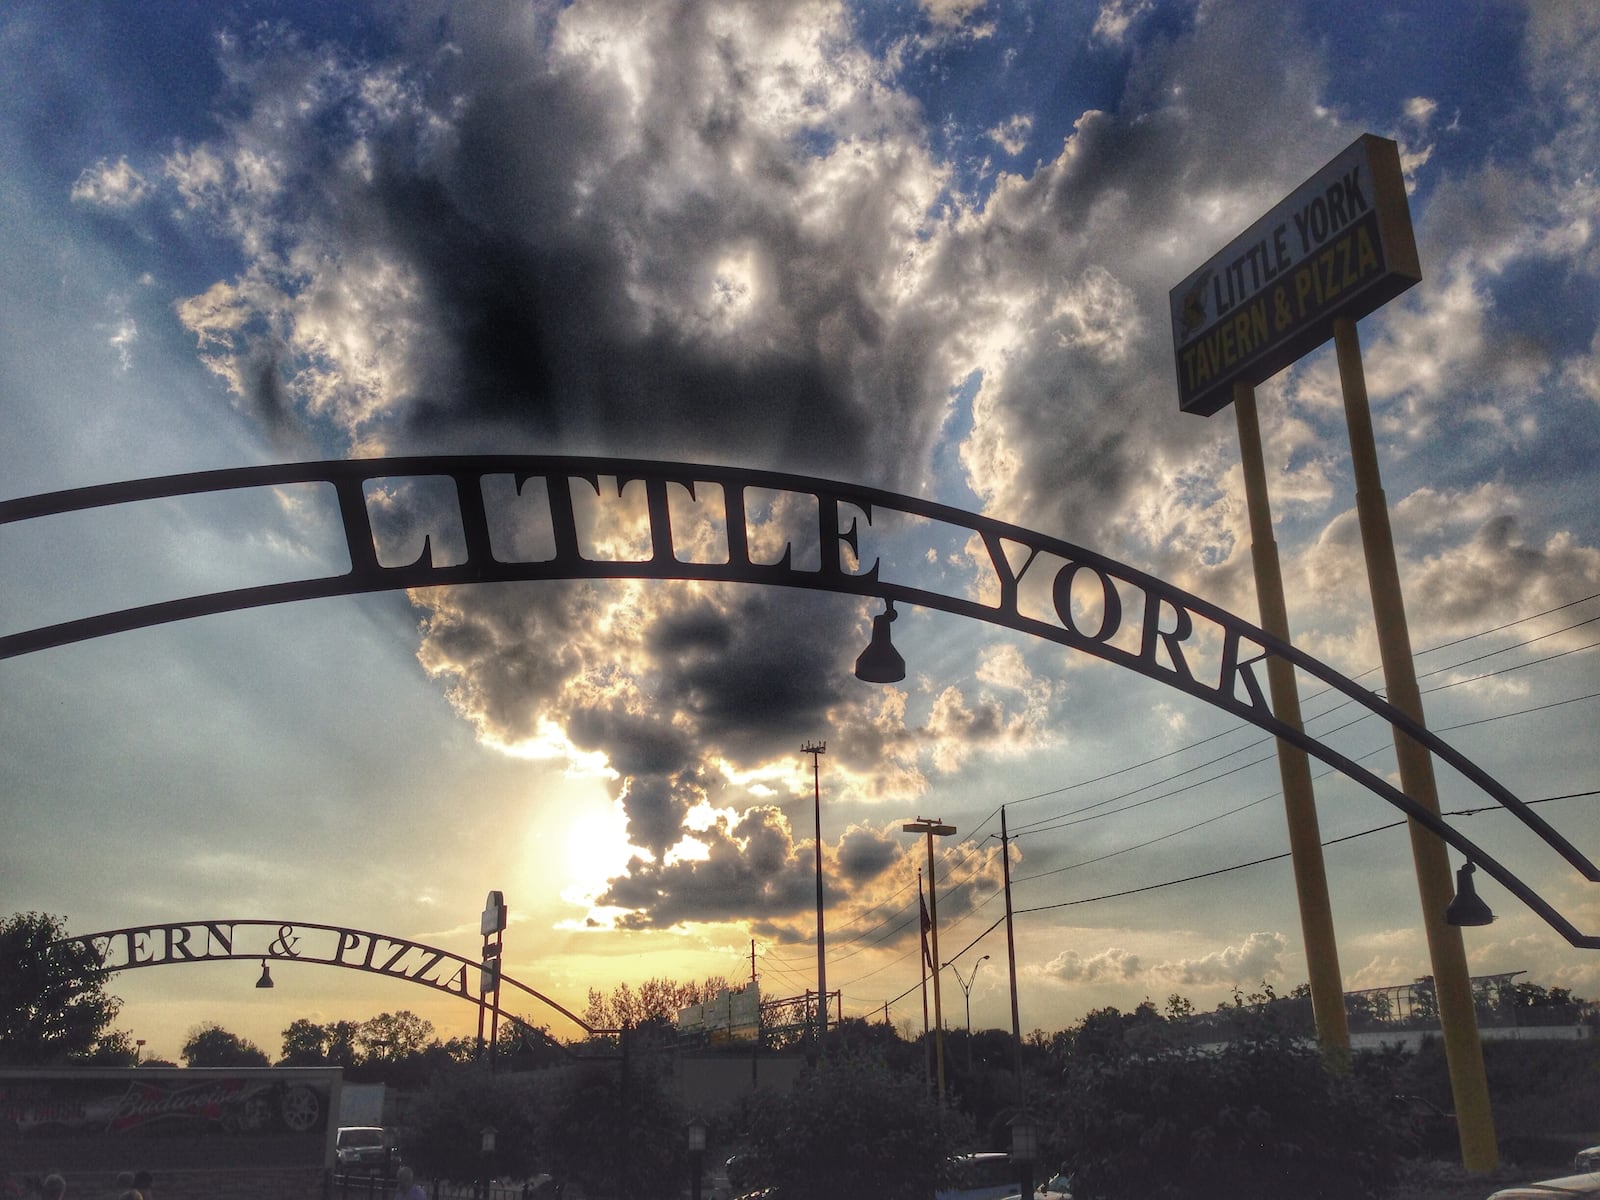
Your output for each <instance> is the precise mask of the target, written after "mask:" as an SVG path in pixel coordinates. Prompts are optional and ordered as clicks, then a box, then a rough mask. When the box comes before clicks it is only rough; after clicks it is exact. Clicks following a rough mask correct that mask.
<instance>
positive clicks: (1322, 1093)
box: [1050, 1020, 1401, 1200]
mask: <svg viewBox="0 0 1600 1200" xmlns="http://www.w3.org/2000/svg"><path fill="white" fill-rule="evenodd" d="M1066 1084H1067V1086H1066V1088H1065V1089H1063V1090H1062V1091H1061V1092H1059V1093H1058V1094H1057V1096H1056V1098H1055V1104H1056V1108H1057V1111H1056V1114H1055V1116H1054V1118H1053V1121H1052V1137H1051V1138H1050V1141H1051V1143H1052V1145H1053V1149H1054V1150H1056V1151H1058V1152H1059V1153H1060V1154H1061V1155H1062V1156H1063V1157H1064V1158H1065V1159H1066V1161H1067V1163H1068V1164H1069V1166H1070V1169H1071V1170H1072V1171H1073V1173H1074V1186H1073V1191H1074V1193H1077V1192H1079V1190H1080V1189H1081V1190H1082V1192H1083V1193H1084V1194H1087V1195H1091V1196H1096V1197H1101V1198H1103V1200H1123V1198H1125V1197H1126V1198H1133V1197H1138V1198H1139V1200H1150V1198H1157V1197H1172V1198H1173V1200H1177V1198H1179V1197H1182V1198H1184V1200H1190V1198H1193V1200H1223V1198H1227V1200H1233V1198H1234V1197H1238V1196H1303V1197H1308V1198H1317V1197H1325V1198H1327V1200H1335V1198H1338V1200H1343V1198H1344V1197H1348V1196H1357V1195H1371V1194H1378V1193H1381V1192H1382V1191H1383V1189H1384V1188H1385V1187H1387V1186H1388V1184H1389V1182H1390V1181H1391V1180H1392V1178H1393V1177H1394V1174H1395V1171H1396V1170H1397V1167H1398V1157H1399V1152H1400V1149H1401V1143H1400V1136H1399V1131H1398V1128H1397V1127H1396V1125H1395V1123H1394V1121H1393V1119H1392V1110H1391V1108H1390V1105H1389V1102H1388V1096H1387V1095H1385V1094H1384V1093H1382V1092H1380V1091H1378V1090H1376V1089H1374V1088H1371V1087H1369V1086H1367V1085H1366V1084H1365V1083H1364V1082H1362V1081H1361V1080H1360V1079H1358V1078H1356V1077H1354V1076H1336V1075H1333V1074H1331V1073H1329V1072H1328V1071H1327V1070H1326V1069H1325V1067H1324V1065H1323V1062H1322V1057H1321V1055H1320V1053H1319V1052H1318V1051H1317V1049H1316V1047H1315V1046H1314V1045H1310V1044H1308V1043H1306V1042H1305V1041H1303V1040H1301V1039H1297V1038H1294V1037H1291V1036H1288V1035H1286V1034H1283V1033H1280V1032H1278V1031H1277V1030H1275V1029H1274V1028H1273V1027H1272V1026H1271V1025H1270V1024H1269V1023H1267V1022H1266V1021H1265V1020H1263V1021H1262V1022H1261V1023H1260V1024H1259V1025H1258V1026H1257V1027H1256V1028H1255V1030H1254V1031H1253V1033H1252V1036H1247V1037H1245V1038H1243V1039H1241V1040H1238V1041H1233V1042H1229V1043H1227V1044H1226V1045H1223V1046H1222V1047H1220V1048H1216V1049H1213V1050H1210V1051H1202V1050H1195V1049H1187V1050H1176V1049H1166V1050H1162V1051H1160V1052H1157V1053H1150V1054H1137V1053H1135V1054H1124V1055H1121V1056H1114V1057H1105V1056H1101V1057H1094V1058H1089V1059H1082V1060H1079V1061H1077V1062H1076V1063H1075V1064H1074V1066H1073V1069H1072V1071H1071V1073H1070V1078H1069V1079H1068V1080H1067V1081H1066Z"/></svg>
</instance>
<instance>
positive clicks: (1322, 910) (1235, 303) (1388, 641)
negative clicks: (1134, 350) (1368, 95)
mask: <svg viewBox="0 0 1600 1200" xmlns="http://www.w3.org/2000/svg"><path fill="white" fill-rule="evenodd" d="M1421 278H1422V268H1421V265H1420V263H1419V261H1418V258H1417V247H1416V240H1415V238H1414V236H1413V234H1412V229H1411V213H1410V209H1409V206H1408V204H1407V202H1406V191H1405V180H1404V177H1403V175H1402V172H1401V168H1400V151H1399V147H1398V146H1397V145H1396V144H1395V143H1394V142H1392V141H1389V140H1387V139H1384V138H1378V137H1374V136H1372V135H1370V134H1367V135H1364V136H1362V137H1360V138H1358V139H1356V141H1355V142H1354V143H1352V144H1351V145H1350V146H1349V147H1348V148H1347V149H1346V150H1345V151H1344V152H1343V153H1341V154H1340V155H1339V156H1338V157H1336V158H1334V159H1333V160H1332V161H1331V162H1329V163H1327V164H1326V165H1325V166H1323V167H1322V169H1321V170H1319V171H1318V172H1317V173H1316V174H1314V175H1312V176H1311V178H1310V179H1308V180H1306V181H1305V183H1303V184H1301V185H1300V186H1299V187H1298V188H1297V189H1295V191H1294V192H1292V193H1290V195H1289V196H1288V197H1287V198H1286V199H1284V200H1283V201H1282V202H1280V203H1279V204H1278V205H1277V206H1275V207H1274V208H1273V209H1272V210H1271V211H1269V212H1268V213H1267V214H1266V215H1265V216H1263V217H1261V218H1260V219H1259V220H1258V221H1256V222H1255V224H1253V225H1252V226H1250V228H1249V229H1248V230H1246V231H1245V232H1244V233H1243V234H1241V235H1240V236H1239V237H1238V238H1236V239H1234V241H1232V242H1231V243H1229V245H1228V246H1227V247H1225V248H1224V249H1223V250H1222V251H1221V252H1220V253H1219V254H1217V255H1215V256H1214V257H1212V258H1211V259H1210V260H1208V261H1207V262H1206V263H1205V264H1203V265H1202V266H1200V267H1199V268H1198V269H1197V270H1195V271H1194V273H1192V274H1191V275H1190V276H1189V277H1188V278H1187V279H1185V280H1184V281H1183V282H1182V283H1180V284H1179V285H1178V286H1177V287H1175V288H1173V289H1172V294H1171V307H1172V333H1173V349H1174V354H1175V357H1176V364H1177V371H1178V407H1179V408H1180V410H1182V411H1184V412H1193V413H1198V414H1200V415H1202V416H1210V415H1212V414H1213V413H1215V412H1217V411H1218V410H1219V409H1221V408H1223V407H1225V406H1226V405H1227V404H1228V403H1230V402H1231V403H1232V404H1233V406H1234V413H1235V416H1236V417H1237V420H1238V426H1239V452H1240V459H1241V464H1242V466H1243V471H1244V479H1245V493H1246V498H1247V502H1248V505H1249V510H1250V531H1251V556H1252V558H1253V560H1254V563H1255V574H1256V592H1257V597H1258V602H1259V604H1260V607H1261V620H1262V624H1263V625H1264V626H1265V627H1266V629H1268V630H1269V631H1270V632H1271V633H1272V634H1273V635H1275V636H1277V637H1280V638H1282V639H1283V640H1285V641H1287V640H1288V639H1289V625H1288V615H1287V612H1286V609H1285V606H1284V601H1283V582H1282V577H1281V574H1280V572H1279V569H1278V556H1277V546H1276V543H1275V542H1274V541H1273V537H1272V514H1271V508H1270V505H1269V503H1268V500H1267V490H1266V486H1267V485H1266V473H1265V470H1264V468H1263V465H1262V452H1261V433H1260V426H1259V424H1258V422H1257V418H1256V407H1255V392H1254V388H1255V385H1256V384H1258V383H1261V382H1262V381H1263V380H1265V379H1267V378H1269V377H1270V376H1272V375H1274V374H1276V373H1277V372H1278V371H1280V370H1282V369H1283V368H1284V367H1286V366H1288V365H1289V364H1290V363H1292V362H1294V361H1295V360H1296V359H1298V358H1300V357H1301V356H1303V355H1304V354H1306V353H1308V352H1309V351H1311V350H1313V349H1315V348H1316V347H1318V346H1321V345H1322V344H1323V343H1325V342H1327V341H1328V339H1329V338H1330V337H1331V338H1332V339H1333V341H1334V344H1335V348H1336V353H1337V356H1338V364H1339V377H1340V381H1341V384H1342V387H1343V391H1344V402H1345V417H1346V423H1347V425H1348V427H1349V433H1350V454H1351V459H1352V463H1353V465H1354V469H1355V479H1356V511H1357V516H1358V519H1359V523H1360V526H1361V542H1362V548H1363V551H1364V553H1365V557H1366V563H1367V578H1368V583H1369V587H1370V590H1371V593H1372V607H1373V615H1374V617H1375V621H1376V625H1377V633H1378V646H1379V651H1380V657H1381V658H1382V661H1383V673H1384V679H1385V682H1386V684H1387V686H1388V693H1389V695H1390V696H1391V697H1392V698H1393V700H1394V703H1395V706H1396V707H1397V708H1398V709H1399V710H1400V711H1401V712H1403V713H1404V714H1405V715H1406V717H1407V718H1408V720H1409V721H1410V722H1411V723H1413V724H1414V725H1415V726H1417V727H1421V726H1422V723H1423V715H1422V698H1421V693H1420V691H1419V690H1418V688H1417V683H1416V668H1415V666H1414V664H1413V661H1412V653H1411V639H1410V634H1409V633H1408V631H1407V627H1406V616H1405V603H1404V600H1403V599H1402V597H1401V593H1400V575H1399V569H1398V567H1397V565H1396V561H1395V550H1394V538H1393V535H1392V533H1391V531H1390V527H1389V509H1388V502H1387V501H1386V499H1385V498H1384V493H1383V485H1382V482H1381V480H1380V477H1379V472H1378V456H1377V449H1376V444H1375V442H1374V439H1373V434H1372V417H1371V414H1370V412H1369V410H1368V404H1367V389H1366V382H1365V377H1364V375H1363V373H1362V367H1361V349H1360V345H1359V342H1358V341H1357V338H1356V325H1355V323H1356V321H1357V320H1358V319H1359V318H1361V317H1363V316H1365V315H1366V314H1368V313H1370V312H1372V311H1373V310H1375V309H1376V308H1378V307H1379V306H1381V305H1383V304H1385V303H1387V302H1388V301H1389V300H1391V299H1393V298H1394V297H1395V296H1397V295H1399V294H1400V293H1401V292H1404V291H1405V290H1406V289H1407V288H1409V287H1411V286H1412V285H1413V284H1415V283H1418V282H1419V281H1420V280H1421ZM1269 678H1270V681H1271V686H1272V699H1273V708H1274V710H1275V711H1276V713H1277V714H1278V716H1279V717H1280V718H1282V719H1283V720H1284V722H1285V723H1286V724H1290V725H1295V726H1298V725H1299V723H1300V700H1299V696H1298V694H1297V692H1296V690H1295V685H1294V679H1293V674H1292V672H1290V671H1288V670H1272V669H1271V668H1269ZM1394 741H1395V754H1396V757H1397V759H1398V762H1399V768H1400V782H1401V786H1402V787H1403V788H1404V790H1405V793H1406V795H1407V796H1408V797H1410V798H1411V799H1412V800H1413V801H1414V802H1415V803H1416V804H1417V805H1418V806H1419V807H1420V808H1421V809H1422V810H1424V811H1425V812H1427V813H1428V814H1430V815H1431V816H1433V817H1437V816H1438V815H1439V811H1440V810H1439V798H1438V792H1437V788H1436V787H1435V784H1434V777H1433V760H1432V757H1431V756H1430V754H1429V752H1428V747H1427V745H1426V743H1425V742H1422V741H1420V740H1419V739H1417V738H1416V737H1414V736H1413V735H1412V733H1411V732H1409V731H1408V730H1406V729H1403V728H1401V727H1399V726H1395V727H1394ZM1278 746H1279V749H1278V755H1279V769H1280V772H1281V775H1282V779H1283V788H1284V804H1285V808H1286V810H1287V813H1288V820H1289V835H1290V845H1291V847H1292V849H1293V851H1294V865H1295V879H1296V886H1297V888H1298V890H1299V897H1300V919H1301V926H1302V929H1303V932H1304V935H1305V940H1306V959H1307V962H1308V965H1309V969H1310V976H1311V993H1312V1005H1313V1011H1314V1012H1315V1013H1316V1018H1317V1029H1318V1034H1319V1037H1320V1039H1321V1041H1322V1044H1323V1047H1324V1050H1325V1051H1329V1050H1331V1051H1333V1052H1335V1053H1337V1052H1338V1051H1339V1050H1340V1049H1341V1048H1342V1050H1343V1051H1344V1053H1345V1054H1348V1050H1349V1032H1348V1029H1347V1028H1346V1025H1345V1014H1344V1002H1343V996H1342V982H1341V977H1340V974H1339V960H1338V952H1337V949H1336V948H1335V944H1334V937H1333V921H1332V915H1331V911H1330V908H1329V904H1328V894H1327V882H1326V875H1325V874H1324V871H1323V864H1322V851H1321V842H1320V838H1319V836H1318V833H1317V815H1316V806H1315V802H1314V800H1313V798H1312V794H1311V776H1310V771H1309V769H1308V766H1307V761H1306V757H1305V755H1304V753H1302V752H1301V751H1300V750H1299V749H1298V748H1297V747H1295V746H1294V745H1292V744H1291V743H1289V742H1285V741H1283V740H1280V741H1279V744H1278ZM1409 825H1410V830H1411V849H1412V859H1413V862H1414V865H1415V867H1416V872H1417V889H1418V892H1419V894H1420V896H1421V899H1422V919H1423V926H1424V929H1425V930H1426V933H1427V939H1428V953H1429V958H1430V960H1431V962H1432V965H1433V976H1434V983H1435V986H1436V988H1437V994H1438V997H1439V1020H1440V1028H1441V1031H1442V1032H1443V1035H1444V1043H1445V1055H1446V1058H1447V1060H1448V1063H1449V1070H1450V1086H1451V1092H1452V1094H1453V1096H1454V1099H1455V1110H1456V1121H1457V1129H1458V1132H1459V1135H1460V1140H1461V1156H1462V1162H1463V1164H1464V1165H1465V1166H1466V1167H1467V1169H1468V1170H1471V1171H1491V1170H1493V1169H1494V1168H1495V1167H1496V1166H1497V1165H1498V1164H1499V1150H1498V1148H1497V1146H1496V1144H1495V1134H1494V1118H1493V1114H1492V1112H1491V1111H1490V1106H1489V1082H1488V1076H1487V1073H1486V1072H1485V1069H1484V1064H1483V1045H1482V1042H1481V1041H1480V1039H1479V1036H1478V1025H1477V1012H1476V1009H1475V1008H1474V1005H1473V998H1472V985H1471V981H1470V978H1469V971H1468V968H1467V956H1466V948H1465V945H1464V943H1463V941H1462V936H1461V930H1460V929H1458V928H1456V927H1454V926H1451V925H1449V924H1447V923H1446V922H1445V919H1444V914H1445V908H1446V906H1447V905H1448V904H1449V902H1450V899H1451V897H1452V896H1453V895H1454V889H1453V887H1452V886H1451V880H1450V860H1449V855H1448V853H1447V851H1446V849H1445V844H1444V841H1441V840H1440V838H1439V837H1438V836H1436V831H1435V830H1433V829H1432V828H1431V827H1430V826H1429V823H1428V822H1427V821H1426V820H1424V819H1423V818H1421V817H1419V816H1417V815H1416V814H1411V821H1410V822H1409ZM1458 848H1459V846H1458ZM1468 859H1469V861H1470V860H1471V859H1472V856H1471V855H1470V854H1468Z"/></svg>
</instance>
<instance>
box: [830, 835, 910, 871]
mask: <svg viewBox="0 0 1600 1200" xmlns="http://www.w3.org/2000/svg"><path fill="white" fill-rule="evenodd" d="M903 855H904V846H903V845H902V844H901V843H900V842H899V841H897V840H896V839H895V838H894V837H893V836H891V835H890V834H889V833H887V832H885V831H884V830H881V829H864V828H862V827H860V826H857V827H855V828H853V829H850V830H849V831H847V832H846V833H845V835H844V837H843V838H842V839H840V841H839V872H840V874H842V875H843V877H844V878H845V879H846V880H848V881H849V882H851V883H857V884H859V883H870V882H871V881H872V880H874V879H877V878H878V877H879V876H881V875H882V874H883V873H884V872H885V871H887V870H888V869H889V868H890V867H891V866H893V865H894V864H895V863H896V862H898V861H900V859H901V858H902V857H903Z"/></svg>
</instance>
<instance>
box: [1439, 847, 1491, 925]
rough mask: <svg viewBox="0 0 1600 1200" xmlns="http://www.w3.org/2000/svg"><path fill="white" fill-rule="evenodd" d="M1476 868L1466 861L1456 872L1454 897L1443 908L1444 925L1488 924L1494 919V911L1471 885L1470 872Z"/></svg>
mask: <svg viewBox="0 0 1600 1200" xmlns="http://www.w3.org/2000/svg"><path fill="white" fill-rule="evenodd" d="M1477 869H1478V868H1477V867H1475V866H1474V865H1473V864H1472V862H1471V861H1468V862H1464V863H1462V864H1461V868H1460V870H1458V871H1457V872H1456V897H1455V899H1454V900H1452V901H1450V906H1449V907H1448V908H1446V909H1445V910H1444V923H1445V924H1446V925H1488V924H1490V923H1492V922H1493V921H1494V913H1492V912H1490V911H1489V906H1488V905H1487V904H1485V903H1484V902H1483V900H1482V899H1481V898H1480V897H1479V895H1478V891H1477V889H1476V888H1475V887H1473V886H1472V873H1473V872H1474V871H1476V870H1477Z"/></svg>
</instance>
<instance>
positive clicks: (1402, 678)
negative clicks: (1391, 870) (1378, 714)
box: [1333, 317, 1500, 1171]
mask: <svg viewBox="0 0 1600 1200" xmlns="http://www.w3.org/2000/svg"><path fill="white" fill-rule="evenodd" d="M1333 343H1334V349H1335V352H1336V354H1337V355H1338V359H1339V380H1340V383H1341V384H1342V385H1343V388H1344V409H1345V422H1346V424H1347V425H1348V426H1349V429H1350V459H1351V463H1352V465H1353V466H1354V468H1355V478H1356V513H1357V516H1358V517H1359V519H1360V523H1361V545H1362V548H1363V550H1364V551H1365V555H1366V560H1367V581H1368V585H1369V587H1370V589H1371V591H1372V612H1373V617H1374V620H1375V622H1376V625H1377V630H1378V651H1379V655H1380V657H1381V658H1382V660H1383V677H1384V682H1385V684H1386V685H1387V686H1388V689H1389V701H1390V703H1391V704H1393V705H1394V706H1395V707H1396V708H1397V709H1399V710H1400V711H1401V712H1403V713H1405V714H1406V715H1407V716H1409V717H1410V718H1411V719H1412V720H1413V721H1415V722H1417V724H1418V725H1421V724H1422V723H1423V718H1422V693H1421V691H1420V690H1419V689H1418V687H1417V672H1416V664H1415V663H1414V662H1413V661H1412V657H1411V634H1410V632H1409V630H1408V629H1407V627H1406V609H1405V600H1404V599H1403V597H1402V596H1401V594H1400V569H1399V566H1398V565H1397V564H1396V561H1395V552H1394V533H1393V531H1392V530H1391V529H1390V526H1389V503H1388V500H1387V499H1386V498H1385V497H1384V494H1383V481H1382V479H1381V477H1380V475H1379V472H1378V450H1377V443H1376V441H1375V440H1374V438H1373V434H1372V412H1371V409H1370V408H1369V406H1368V403H1367V380H1366V374H1365V372H1364V371H1363V369H1362V366H1361V342H1360V339H1359V338H1358V337H1357V334H1356V323H1355V321H1353V320H1352V319H1350V318H1349V317H1340V318H1338V319H1336V320H1335V321H1334V323H1333ZM1394 750H1395V757H1396V758H1397V759H1398V760H1399V767H1400V786H1401V787H1402V788H1403V789H1404V791H1405V793H1406V795H1408V796H1409V797H1411V799H1413V800H1414V801H1416V802H1417V803H1418V804H1420V805H1422V806H1423V807H1424V808H1426V809H1427V810H1428V811H1430V812H1432V813H1434V814H1435V815H1437V814H1438V812H1439V794H1438V790H1437V788H1436V786H1435V783H1434V778H1433V758H1432V756H1431V755H1430V754H1429V753H1428V750H1427V748H1426V747H1425V746H1421V745H1418V744H1417V743H1416V742H1415V741H1413V740H1412V739H1411V738H1410V737H1409V736H1408V735H1407V734H1405V733H1404V732H1402V731H1401V730H1399V729H1396V730H1395V731H1394ZM1407 824H1408V827H1409V829H1410V831H1411V857H1412V861H1413V862H1414V863H1415V865H1416V871H1417V890H1418V892H1420V893H1421V896H1422V922H1423V928H1424V930H1425V931H1426V933H1427V935H1428V955H1429V958H1430V960H1431V962H1432V964H1433V980H1434V986H1435V988H1436V989H1437V993H1438V999H1439V1026H1440V1029H1441V1031H1442V1032H1443V1034H1444V1049H1445V1058H1446V1060H1447V1062H1448V1064H1449V1068H1450V1090H1451V1093H1452V1095H1453V1097H1454V1100H1455V1109H1456V1126H1457V1130H1458V1132H1459V1134H1460V1138H1461V1162H1462V1165H1463V1166H1465V1167H1466V1168H1467V1170H1469V1171H1492V1170H1494V1168H1495V1167H1496V1166H1498V1165H1499V1161H1500V1155H1499V1150H1498V1148H1497V1147H1496V1145H1495V1136H1494V1115H1493V1113H1492V1112H1491V1111H1490V1108H1489V1080H1488V1075H1487V1073H1486V1071H1485V1070H1484V1065H1483V1043H1482V1042H1481V1041H1480V1040H1479V1037H1478V1014H1477V1009H1476V1008H1475V1007H1474V1005H1473V1000H1472V983H1471V976H1470V974H1469V972H1468V969H1467V952H1466V947H1465V946H1464V945H1463V943H1462V939H1461V930H1460V929H1458V928H1456V927H1455V926H1454V925H1449V924H1446V923H1445V919H1444V914H1445V909H1446V907H1448V906H1449V903H1450V901H1451V899H1452V898H1453V897H1454V895H1455V889H1454V886H1453V885H1452V882H1451V879H1450V856H1449V852H1448V851H1447V849H1446V847H1445V844H1444V842H1443V841H1441V840H1440V839H1439V838H1438V837H1437V836H1435V835H1434V834H1433V833H1432V832H1430V831H1429V830H1428V829H1426V828H1424V827H1423V826H1422V825H1420V824H1418V823H1417V821H1416V820H1415V819H1410V820H1408V822H1407Z"/></svg>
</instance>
